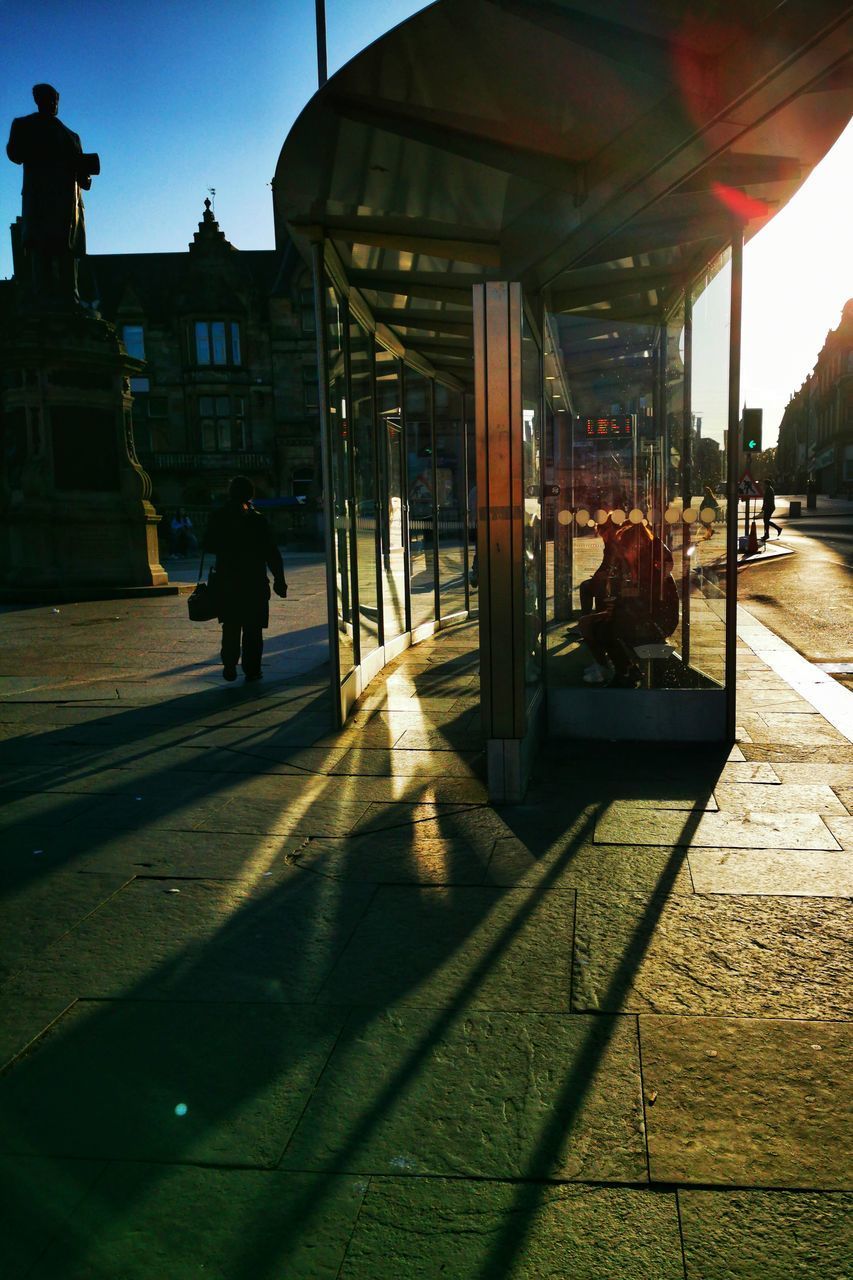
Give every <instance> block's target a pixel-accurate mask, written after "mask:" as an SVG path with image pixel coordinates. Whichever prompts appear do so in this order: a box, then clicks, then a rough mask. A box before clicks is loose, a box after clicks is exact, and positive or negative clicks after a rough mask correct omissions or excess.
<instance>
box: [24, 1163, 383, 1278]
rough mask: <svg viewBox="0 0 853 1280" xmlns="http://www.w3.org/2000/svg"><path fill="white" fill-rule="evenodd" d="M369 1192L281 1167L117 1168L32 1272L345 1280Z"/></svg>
mask: <svg viewBox="0 0 853 1280" xmlns="http://www.w3.org/2000/svg"><path fill="white" fill-rule="evenodd" d="M81 1181H82V1179H81ZM366 1185H367V1183H366V1181H365V1180H363V1179H358V1178H347V1177H328V1178H322V1177H319V1176H317V1175H311V1174H300V1173H278V1172H276V1171H275V1170H272V1171H259V1170H255V1169H203V1168H201V1169H199V1168H188V1167H180V1166H173V1167H164V1166H162V1165H152V1164H111V1165H110V1166H109V1168H108V1171H107V1173H106V1174H105V1175H102V1176H101V1177H100V1178H99V1179H98V1181H97V1182H95V1184H94V1186H91V1187H90V1188H89V1190H88V1193H87V1194H85V1198H84V1199H83V1200H82V1203H79V1204H78V1205H77V1207H76V1212H75V1214H74V1217H73V1219H72V1218H71V1217H70V1215H66V1218H65V1221H63V1222H62V1225H61V1227H60V1230H59V1232H58V1234H57V1235H56V1237H55V1238H54V1239H53V1240H52V1241H51V1243H50V1245H49V1246H48V1248H47V1249H46V1250H45V1252H44V1253H43V1254H42V1256H41V1257H40V1258H39V1260H38V1263H37V1265H36V1266H35V1267H34V1269H33V1270H32V1272H30V1273H29V1274H30V1276H31V1277H32V1280H56V1278H57V1277H58V1276H60V1275H61V1276H62V1278H63V1280H117V1278H118V1277H121V1280H151V1278H152V1277H153V1276H158V1277H168V1278H169V1280H190V1277H192V1278H193V1280H194V1278H195V1277H198V1276H220V1277H228V1278H229V1280H234V1278H235V1277H246V1280H248V1277H262V1276H264V1277H287V1280H337V1277H338V1275H339V1274H340V1268H341V1265H342V1263H343V1260H344V1254H345V1252H346V1248H347V1243H348V1241H349V1239H350V1237H351V1235H352V1232H353V1227H354V1225H355V1221H356V1218H357V1216H358V1213H359V1209H360V1208H361V1204H362V1201H363V1197H364V1191H365V1188H366Z"/></svg>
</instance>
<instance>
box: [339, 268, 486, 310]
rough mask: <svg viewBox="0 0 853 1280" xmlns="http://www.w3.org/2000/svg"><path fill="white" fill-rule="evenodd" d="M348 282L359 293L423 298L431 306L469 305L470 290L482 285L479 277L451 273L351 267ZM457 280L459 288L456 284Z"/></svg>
mask: <svg viewBox="0 0 853 1280" xmlns="http://www.w3.org/2000/svg"><path fill="white" fill-rule="evenodd" d="M347 279H348V280H349V281H350V283H351V284H353V285H354V286H355V287H356V288H357V289H370V290H372V291H373V292H375V293H392V294H399V295H401V296H404V297H410V298H423V299H424V300H425V301H428V302H461V303H466V302H467V303H470V302H471V289H472V287H473V285H475V284H477V283H478V282H479V280H480V276H479V274H473V273H472V274H471V276H469V277H467V278H466V277H465V276H463V275H461V274H459V273H455V272H454V273H452V274H451V272H449V271H382V270H371V269H369V268H366V267H350V268H349V270H348V271H347ZM457 280H458V281H459V284H456V283H455V281H457ZM451 281H453V282H454V283H451ZM463 281H464V283H463Z"/></svg>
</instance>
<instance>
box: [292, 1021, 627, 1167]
mask: <svg viewBox="0 0 853 1280" xmlns="http://www.w3.org/2000/svg"><path fill="white" fill-rule="evenodd" d="M281 1167H282V1168H289V1169H322V1170H324V1171H327V1172H338V1173H376V1174H397V1175H400V1174H407V1175H419V1176H423V1175H427V1174H436V1175H445V1176H453V1177H464V1176H470V1177H486V1178H531V1179H537V1178H558V1179H563V1180H571V1181H577V1180H581V1181H586V1180H594V1181H603V1182H616V1183H619V1182H628V1183H631V1182H644V1181H645V1180H646V1177H647V1167H646V1154H645V1141H644V1136H643V1114H642V1100H641V1097H640V1071H639V1058H638V1053H637V1038H636V1023H635V1020H634V1019H633V1018H619V1017H617V1018H606V1017H578V1016H570V1015H565V1014H542V1013H538V1014H537V1013H530V1014H505V1013H504V1014H499V1013H484V1012H472V1013H471V1014H469V1015H468V1016H466V1017H464V1018H453V1017H452V1016H451V1015H450V1014H449V1013H448V1011H447V1010H445V1009H433V1010H428V1009H414V1008H407V1009H404V1010H399V1011H395V1012H393V1013H383V1014H378V1015H377V1016H376V1017H374V1018H373V1019H372V1020H371V1021H370V1022H369V1023H367V1024H366V1025H365V1026H363V1027H358V1026H357V1025H356V1024H355V1023H352V1022H351V1023H350V1026H349V1027H348V1028H347V1030H346V1032H345V1034H344V1035H343V1036H342V1037H341V1039H340V1041H339V1042H338V1044H337V1046H336V1048H335V1052H334V1054H333V1055H332V1058H331V1060H330V1062H329V1064H328V1066H327V1068H326V1070H325V1071H324V1072H323V1076H322V1079H321V1080H320V1082H319V1084H318V1086H317V1088H316V1089H315V1091H314V1093H313V1094H312V1097H311V1101H310V1103H309V1104H308V1107H307V1108H306V1110H305V1113H304V1115H303V1117H302V1119H301V1121H300V1123H299V1126H298V1128H297V1130H296V1133H295V1134H294V1136H293V1139H292V1140H291V1142H290V1144H289V1146H288V1148H287V1151H286V1153H285V1155H284V1157H283V1160H282V1162H281Z"/></svg>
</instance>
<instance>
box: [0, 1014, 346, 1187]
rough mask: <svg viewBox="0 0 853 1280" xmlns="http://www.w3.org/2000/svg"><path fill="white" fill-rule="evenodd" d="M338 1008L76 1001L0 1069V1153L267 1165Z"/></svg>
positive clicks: (301, 1100) (279, 1147)
mask: <svg viewBox="0 0 853 1280" xmlns="http://www.w3.org/2000/svg"><path fill="white" fill-rule="evenodd" d="M342 1020H343V1013H342V1012H340V1011H335V1010H333V1009H329V1008H325V1009H319V1008H309V1007H301V1008H286V1007H283V1006H281V1005H257V1004H254V1005H253V1004H212V1003H209V1004H190V1003H177V1004H169V1003H165V1002H159V1003H154V1002H150V1001H145V1000H111V1001H78V1002H77V1004H75V1005H74V1006H73V1007H72V1008H71V1010H70V1011H69V1012H68V1013H66V1014H65V1015H64V1016H63V1017H62V1018H60V1019H59V1021H58V1022H57V1023H55V1024H54V1025H53V1027H51V1029H50V1031H48V1033H47V1034H46V1035H45V1036H44V1037H42V1039H40V1040H39V1041H38V1042H37V1043H36V1045H35V1046H34V1047H33V1048H31V1050H30V1051H29V1052H28V1053H27V1054H25V1055H24V1056H23V1057H22V1058H20V1059H18V1060H17V1061H16V1062H15V1064H14V1065H13V1066H12V1068H11V1069H10V1070H8V1071H7V1072H6V1074H5V1075H4V1076H3V1077H2V1078H0V1154H3V1155H42V1156H61V1157H68V1156H74V1157H77V1158H82V1159H113V1160H115V1159H124V1160H152V1161H160V1162H165V1163H170V1162H172V1163H192V1164H210V1165H226V1164H237V1165H242V1166H252V1167H271V1166H273V1165H275V1164H276V1162H277V1161H278V1159H279V1157H280V1155H281V1153H282V1151H283V1150H284V1147H285V1144H286V1143H287V1140H288V1138H289V1136H290V1134H291V1133H292V1131H293V1128H294V1126H295V1124H296V1122H297V1120H298V1119H299V1117H300V1115H301V1114H302V1112H303V1109H304V1107H305V1103H306V1101H307V1099H308V1097H309V1096H310V1094H311V1092H312V1090H313V1088H314V1086H315V1084H316V1081H317V1078H318V1076H319V1075H320V1072H321V1071H322V1069H323V1066H324V1064H325V1062H326V1060H327V1058H328V1056H329V1053H330V1052H331V1049H332V1047H333V1045H334V1044H335V1041H336V1039H337V1037H338V1035H339V1034H340V1030H341V1026H342ZM183 1106H186V1108H187V1109H186V1112H185V1113H182V1112H181V1110H180V1109H181V1108H182V1107H183ZM176 1107H178V1108H179V1110H178V1111H177V1112H176V1110H175V1108H176Z"/></svg>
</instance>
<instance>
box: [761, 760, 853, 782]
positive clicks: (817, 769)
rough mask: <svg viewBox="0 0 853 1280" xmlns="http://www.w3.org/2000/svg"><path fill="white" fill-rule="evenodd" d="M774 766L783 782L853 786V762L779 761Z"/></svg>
mask: <svg viewBox="0 0 853 1280" xmlns="http://www.w3.org/2000/svg"><path fill="white" fill-rule="evenodd" d="M772 768H773V770H774V772H775V773H777V774H778V775H779V779H780V781H781V782H794V783H802V782H822V783H825V784H826V786H828V787H853V763H849V764H841V763H837V764H833V763H831V762H825V763H813V764H812V763H808V762H806V763H799V764H797V763H779V764H774V765H773V766H772Z"/></svg>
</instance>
